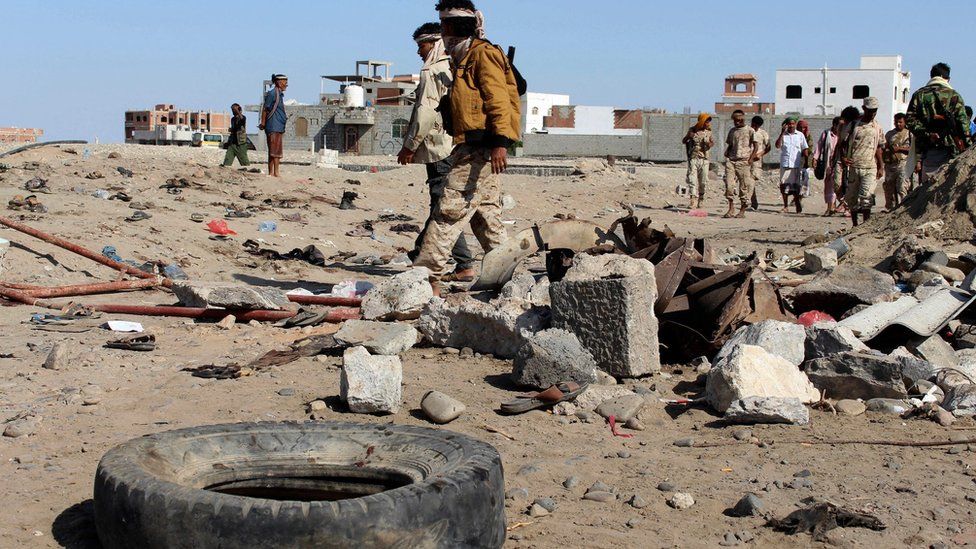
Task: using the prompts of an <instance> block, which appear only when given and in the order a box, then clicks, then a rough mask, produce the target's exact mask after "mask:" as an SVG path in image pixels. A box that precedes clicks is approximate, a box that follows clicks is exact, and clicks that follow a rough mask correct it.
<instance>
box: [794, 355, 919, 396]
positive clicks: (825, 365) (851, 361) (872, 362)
mask: <svg viewBox="0 0 976 549" xmlns="http://www.w3.org/2000/svg"><path fill="white" fill-rule="evenodd" d="M803 370H804V371H805V372H806V374H807V376H809V378H810V381H812V382H813V385H814V387H816V388H817V389H818V390H821V391H826V392H827V395H828V396H830V397H831V398H838V399H857V398H860V399H864V400H867V399H871V398H904V397H906V396H908V392H907V391H906V390H905V382H904V381H903V378H902V366H901V364H900V362H899V361H898V360H896V359H892V358H889V357H886V356H883V355H882V356H877V355H873V354H868V353H841V354H837V355H833V356H828V357H824V358H818V359H816V360H811V361H809V362H807V363H805V364H804V365H803Z"/></svg>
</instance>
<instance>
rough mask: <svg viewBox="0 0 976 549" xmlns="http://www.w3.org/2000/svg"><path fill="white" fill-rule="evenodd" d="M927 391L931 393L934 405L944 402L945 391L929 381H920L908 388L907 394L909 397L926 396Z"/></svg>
mask: <svg viewBox="0 0 976 549" xmlns="http://www.w3.org/2000/svg"><path fill="white" fill-rule="evenodd" d="M929 391H931V395H932V398H934V399H935V403H936V404H942V403H943V402H944V401H945V391H943V390H942V388H941V387H939V386H938V385H936V384H935V383H932V382H931V381H927V380H924V379H920V380H918V381H916V382H915V384H914V385H912V386H911V387H909V388H908V394H911V395H927V394H929Z"/></svg>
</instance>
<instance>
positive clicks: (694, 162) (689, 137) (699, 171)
mask: <svg viewBox="0 0 976 549" xmlns="http://www.w3.org/2000/svg"><path fill="white" fill-rule="evenodd" d="M681 142H682V143H683V144H684V146H685V147H686V149H687V151H688V177H687V181H686V182H687V184H688V193H689V194H691V203H690V204H689V205H688V207H689V208H691V209H692V210H694V209H695V208H698V207H699V206H701V204H702V203H703V202H704V201H705V191H706V189H707V188H708V166H709V164H710V162H709V161H708V151H709V150H711V148H712V147H713V146H714V145H715V139H714V138H713V137H712V116H711V115H709V114H706V113H701V114H700V115H698V123H697V124H695V125H694V126H692V127H691V128H689V129H688V133H687V134H686V135H685V138H684V139H682V140H681Z"/></svg>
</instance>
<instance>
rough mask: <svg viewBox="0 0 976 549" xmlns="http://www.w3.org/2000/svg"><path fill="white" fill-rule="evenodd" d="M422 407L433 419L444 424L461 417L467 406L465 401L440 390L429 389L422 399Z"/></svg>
mask: <svg viewBox="0 0 976 549" xmlns="http://www.w3.org/2000/svg"><path fill="white" fill-rule="evenodd" d="M420 409H421V410H423V411H424V413H425V414H427V417H428V418H430V420H431V421H433V422H434V423H439V424H441V425H443V424H445V423H450V422H452V421H454V420H455V419H457V418H458V417H460V416H461V414H463V413H464V411H465V410H467V407H466V406H465V405H464V403H463V402H461V401H459V400H457V399H454V398H452V397H449V396H447V395H445V394H444V393H442V392H440V391H427V394H425V395H424V398H422V399H421V400H420Z"/></svg>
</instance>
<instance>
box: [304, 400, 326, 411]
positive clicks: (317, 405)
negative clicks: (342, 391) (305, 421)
mask: <svg viewBox="0 0 976 549" xmlns="http://www.w3.org/2000/svg"><path fill="white" fill-rule="evenodd" d="M326 408H328V406H327V405H326V404H325V401H324V400H313V401H312V402H309V403H308V410H309V411H310V412H324V411H325V409H326Z"/></svg>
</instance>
